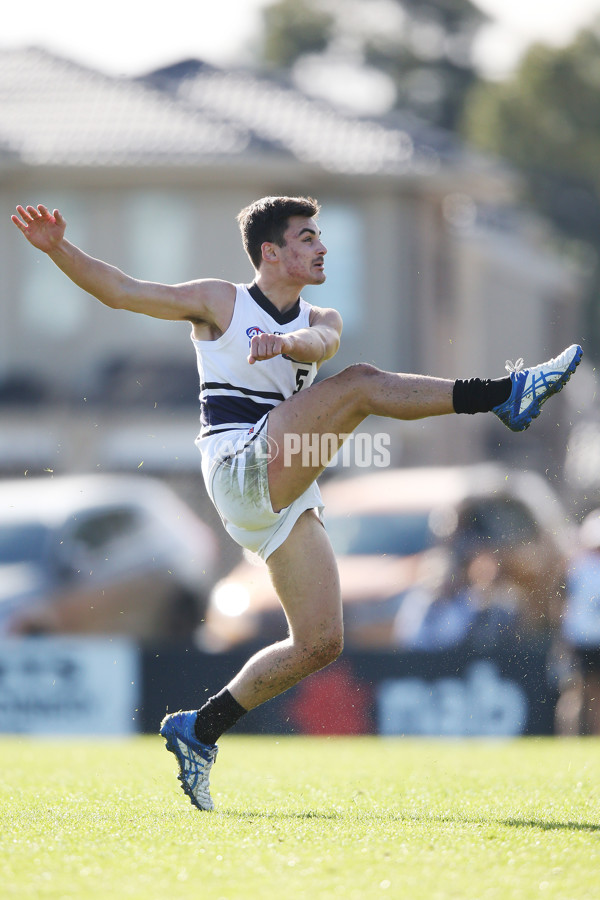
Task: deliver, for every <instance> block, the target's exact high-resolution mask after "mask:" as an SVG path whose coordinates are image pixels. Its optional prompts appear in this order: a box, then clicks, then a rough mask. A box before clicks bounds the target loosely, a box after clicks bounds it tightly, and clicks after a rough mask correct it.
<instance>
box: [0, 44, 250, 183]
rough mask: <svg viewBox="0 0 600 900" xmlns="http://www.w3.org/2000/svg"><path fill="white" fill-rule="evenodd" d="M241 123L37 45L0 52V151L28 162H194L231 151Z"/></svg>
mask: <svg viewBox="0 0 600 900" xmlns="http://www.w3.org/2000/svg"><path fill="white" fill-rule="evenodd" d="M249 140H250V136H249V134H248V132H247V130H246V129H243V128H242V129H240V128H236V127H235V126H234V125H233V124H230V123H226V122H224V121H222V120H221V119H219V118H218V117H217V118H215V117H213V116H211V115H210V114H200V113H198V114H192V113H191V112H190V110H188V109H184V108H182V107H181V105H179V104H178V103H177V102H176V101H175V100H174V99H173V98H168V97H167V96H166V95H164V94H159V93H158V92H156V91H153V90H151V89H149V88H148V87H147V86H144V85H143V84H140V83H139V82H136V81H134V80H132V79H127V78H111V77H109V76H106V75H103V74H100V73H99V72H96V71H93V70H91V69H87V68H85V67H83V66H79V65H76V64H75V63H73V62H69V61H67V60H64V59H61V58H59V57H56V56H53V55H51V54H49V53H47V52H45V51H43V50H38V49H26V50H11V51H0V155H1V156H3V157H4V158H6V157H7V156H8V155H9V156H11V157H15V156H16V157H17V158H19V159H20V160H21V161H22V162H24V163H27V164H30V165H43V164H52V165H69V166H77V165H99V166H101V165H119V164H124V163H128V164H132V163H133V164H142V165H143V164H156V163H159V162H166V163H171V164H175V165H176V164H178V163H187V162H194V161H196V160H201V159H206V158H207V157H215V156H220V157H223V156H232V155H233V156H237V155H238V154H240V153H242V152H243V151H244V150H245V149H246V148H247V146H248V143H249Z"/></svg>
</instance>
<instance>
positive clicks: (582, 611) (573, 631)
mask: <svg viewBox="0 0 600 900" xmlns="http://www.w3.org/2000/svg"><path fill="white" fill-rule="evenodd" d="M579 536H580V549H579V551H578V552H577V553H576V554H575V556H574V557H573V559H572V561H571V564H570V566H569V571H568V573H567V596H566V604H565V609H564V616H563V624H562V636H563V638H564V640H565V641H566V644H567V650H568V649H569V648H570V649H571V651H572V655H573V657H574V663H575V665H574V666H573V667H572V668H571V670H570V671H569V674H568V677H566V678H565V679H564V684H563V686H562V691H561V698H560V701H559V707H558V710H557V730H558V731H559V732H561V733H563V734H577V733H581V734H600V509H596V510H594V511H593V512H591V513H590V514H589V515H588V516H587V517H586V518H585V519H584V521H583V523H582V525H581V528H580V533H579Z"/></svg>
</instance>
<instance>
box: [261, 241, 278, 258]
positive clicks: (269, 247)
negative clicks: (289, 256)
mask: <svg viewBox="0 0 600 900" xmlns="http://www.w3.org/2000/svg"><path fill="white" fill-rule="evenodd" d="M260 252H261V255H262V258H263V259H264V261H265V262H275V261H276V259H277V245H276V244H273V243H272V242H271V241H265V242H264V243H263V244H261V247H260Z"/></svg>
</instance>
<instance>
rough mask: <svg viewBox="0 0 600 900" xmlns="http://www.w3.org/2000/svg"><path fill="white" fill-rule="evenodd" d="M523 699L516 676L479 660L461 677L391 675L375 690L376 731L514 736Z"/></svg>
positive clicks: (522, 725) (523, 715) (520, 729)
mask: <svg viewBox="0 0 600 900" xmlns="http://www.w3.org/2000/svg"><path fill="white" fill-rule="evenodd" d="M527 716H528V702H527V695H526V694H525V691H524V690H523V688H522V687H521V685H519V684H518V683H517V682H516V681H512V680H510V679H508V678H504V677H503V676H502V673H501V672H500V671H499V669H498V666H497V665H496V664H495V663H494V662H491V661H489V660H479V661H478V662H474V663H472V664H471V665H470V666H468V667H467V669H466V670H465V672H464V674H463V676H462V677H454V678H438V679H437V680H435V681H428V680H426V679H425V678H393V679H387V680H386V681H382V682H381V684H380V685H379V686H378V689H377V718H378V726H379V727H378V730H379V733H380V734H385V735H393V734H419V735H444V736H451V737H466V736H469V735H480V736H490V737H491V736H494V737H500V736H507V737H508V736H514V735H518V734H523V733H524V732H525V729H526V727H527Z"/></svg>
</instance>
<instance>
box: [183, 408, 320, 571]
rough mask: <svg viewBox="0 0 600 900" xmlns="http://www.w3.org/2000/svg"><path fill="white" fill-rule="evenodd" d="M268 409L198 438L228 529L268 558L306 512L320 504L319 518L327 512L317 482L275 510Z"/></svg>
mask: <svg viewBox="0 0 600 900" xmlns="http://www.w3.org/2000/svg"><path fill="white" fill-rule="evenodd" d="M267 415H268V414H267ZM267 415H265V416H263V418H262V419H259V421H258V422H257V423H256V425H253V426H252V427H251V428H247V429H235V430H230V431H226V432H223V433H221V434H214V435H211V436H209V437H205V438H201V437H198V438H197V439H196V445H197V447H198V449H199V450H200V452H201V454H202V474H203V476H204V481H205V484H206V489H207V491H208V495H209V497H210V499H211V500H212V502H213V503H214V505H215V508H216V510H217V512H218V513H219V515H220V517H221V520H222V522H223V525H224V526H225V530H226V531H227V533H228V534H229V535H230V536H231V537H232V538H233V540H234V541H236V543H238V544H240V546H242V547H244V548H246V549H247V550H250V551H252V552H253V553H256V554H257V555H258V556H260V557H261V558H262V559H264V560H266V559H268V557H269V556H270V555H271V553H273V552H274V551H275V550H277V548H278V547H280V546H281V545H282V544H283V542H284V541H285V539H286V538H287V537H288V535H289V533H290V531H291V530H292V528H293V527H294V525H295V524H296V522H297V521H298V519H299V517H300V516H301V515H302V513H303V512H305V511H306V510H307V509H315V510H316V511H317V514H318V515H319V518H321V519H322V515H323V499H322V497H321V491H320V490H319V486H318V485H317V483H316V482H313V484H311V486H310V487H309V488H308V489H307V490H306V491H305V492H304V493H303V494H301V495H300V497H298V498H297V499H296V500H294V502H293V503H291V504H290V505H289V506H286V507H284V509H282V510H280V512H273V507H272V505H271V497H270V494H269V479H268V475H267V464H268V461H269V455H270V453H272V452H277V448H274V447H273V446H271V442H270V441H269V437H268V434H267Z"/></svg>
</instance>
